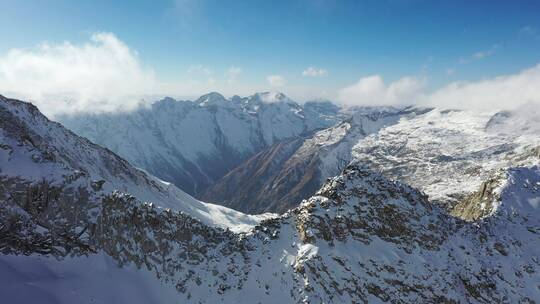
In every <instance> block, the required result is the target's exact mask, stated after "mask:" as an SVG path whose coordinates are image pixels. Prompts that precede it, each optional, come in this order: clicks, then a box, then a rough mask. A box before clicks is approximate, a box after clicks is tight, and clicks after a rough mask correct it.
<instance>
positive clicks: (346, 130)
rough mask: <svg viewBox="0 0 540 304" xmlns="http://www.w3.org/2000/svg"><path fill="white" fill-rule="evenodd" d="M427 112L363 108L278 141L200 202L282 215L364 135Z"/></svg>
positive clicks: (341, 164) (345, 159) (347, 157)
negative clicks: (333, 122)
mask: <svg viewBox="0 0 540 304" xmlns="http://www.w3.org/2000/svg"><path fill="white" fill-rule="evenodd" d="M430 110H431V109H420V108H388V107H366V108H357V109H354V110H353V111H351V117H350V118H348V119H346V120H345V121H343V122H342V123H339V124H337V125H335V126H333V127H330V128H327V129H324V130H321V131H318V132H316V133H314V134H313V135H311V136H307V137H297V138H293V139H290V140H287V141H281V142H278V143H276V144H274V145H273V146H271V147H269V148H267V149H265V150H263V151H261V152H259V153H258V154H256V155H255V156H253V157H251V158H250V159H248V160H247V161H245V162H243V163H242V164H240V165H239V166H238V167H236V168H235V169H233V170H232V171H231V172H229V173H228V174H227V175H225V176H224V177H223V178H221V179H220V180H218V181H217V182H216V183H215V184H214V185H212V186H210V187H209V189H208V190H207V191H206V192H205V193H204V195H202V199H203V200H206V201H210V202H216V203H218V204H221V205H225V206H229V207H231V208H234V209H236V210H240V211H243V212H248V213H262V212H285V211H287V210H288V209H290V208H293V207H296V206H298V205H299V204H300V202H301V201H302V199H306V198H308V197H310V196H311V195H313V194H314V193H315V192H316V191H317V190H318V189H319V188H320V187H321V185H322V184H323V183H324V182H325V180H326V179H327V178H329V177H333V176H335V175H337V174H339V173H340V172H341V170H343V168H345V166H347V164H349V162H350V161H351V159H352V158H351V152H352V147H353V146H354V145H356V144H357V143H358V142H359V141H360V140H361V139H363V138H364V137H366V136H367V135H369V134H373V133H376V132H378V131H379V130H380V129H381V128H383V127H385V126H389V125H392V124H395V123H397V122H398V121H399V120H400V118H401V117H415V116H416V115H422V114H424V113H425V112H427V111H430Z"/></svg>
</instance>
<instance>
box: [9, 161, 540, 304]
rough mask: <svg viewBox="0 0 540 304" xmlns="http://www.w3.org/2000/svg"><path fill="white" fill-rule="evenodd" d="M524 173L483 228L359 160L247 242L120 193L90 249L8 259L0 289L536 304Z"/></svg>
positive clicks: (534, 231)
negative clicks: (63, 254) (519, 199)
mask: <svg viewBox="0 0 540 304" xmlns="http://www.w3.org/2000/svg"><path fill="white" fill-rule="evenodd" d="M515 170H518V171H519V170H525V171H526V173H525V174H513V173H510V174H509V176H511V179H509V181H508V182H505V183H504V184H505V186H503V187H502V189H501V191H500V193H503V195H501V196H500V198H501V200H499V201H496V202H494V204H496V205H497V206H499V207H498V208H497V210H498V211H499V212H494V213H493V214H491V215H490V216H489V217H486V218H483V220H481V221H476V222H474V223H467V222H464V221H462V220H460V219H457V218H454V217H452V216H450V215H449V214H446V213H445V211H444V210H443V209H440V208H439V207H438V206H437V205H432V204H431V203H430V202H429V201H428V200H427V197H426V196H425V195H423V194H422V193H421V192H419V191H417V190H415V189H413V188H411V187H409V186H407V185H404V184H401V183H399V182H394V181H391V180H388V179H386V178H385V177H383V176H382V175H380V174H378V173H374V172H372V171H370V170H369V169H367V168H363V167H358V166H350V167H348V168H346V169H345V171H344V172H343V174H342V175H340V176H337V177H335V178H332V179H330V180H329V181H328V183H326V184H325V185H324V186H323V187H322V188H321V190H320V191H319V192H318V193H317V195H316V196H314V197H312V198H310V199H308V200H307V201H304V202H303V203H302V205H301V206H299V207H298V208H296V209H293V210H291V211H290V212H288V213H286V214H284V215H282V216H281V217H279V218H274V219H269V220H267V221H263V222H261V224H260V225H259V226H256V227H255V229H254V230H253V231H252V232H250V233H247V234H233V233H230V232H227V231H223V230H219V229H217V230H216V229H213V228H210V227H206V226H204V225H201V224H200V223H197V222H194V221H192V220H191V219H190V218H189V217H186V216H185V215H182V214H179V213H174V212H162V211H160V210H157V209H156V208H155V207H151V206H149V205H142V206H141V205H140V204H138V203H137V201H136V200H134V199H133V198H131V197H129V196H125V195H112V196H110V197H108V198H106V199H105V200H104V201H103V210H102V212H101V214H100V215H99V216H98V219H99V220H98V222H97V227H96V228H95V229H93V230H91V231H92V233H93V234H92V238H91V239H90V240H89V243H90V244H91V246H92V247H91V248H92V249H93V250H95V253H94V252H91V251H90V252H87V253H86V255H79V254H72V255H68V256H56V257H57V259H53V258H51V257H50V256H51V254H48V255H46V256H43V255H39V254H38V253H36V252H30V253H28V252H27V254H29V256H14V255H6V256H0V269H1V270H2V272H0V281H2V282H5V283H6V284H0V291H1V292H2V294H3V295H4V299H6V298H7V299H8V300H11V299H15V300H21V299H22V300H26V301H35V300H37V299H39V300H40V301H43V302H45V303H72V302H82V301H91V302H97V303H111V302H117V301H128V300H133V301H135V303H142V302H146V303H163V302H166V303H186V302H189V303H232V302H234V303H254V302H256V303H359V302H369V303H382V302H390V301H397V302H400V303H418V302H428V303H433V302H437V303H441V302H443V303H460V302H462V303H488V302H489V303H493V302H497V303H499V302H510V303H520V302H525V303H526V302H532V301H537V300H539V299H540V290H539V289H538V288H537V286H538V284H539V283H540V277H539V276H538V273H539V271H540V263H539V259H538V251H537V248H538V246H539V245H540V239H539V238H538V233H539V231H538V227H539V224H540V222H539V217H538V212H537V211H538V210H537V207H534V208H533V209H531V208H529V207H528V206H537V205H536V203H534V200H533V201H531V198H534V197H531V196H530V194H523V193H522V190H523V188H522V187H521V186H518V187H512V186H508V185H511V184H512V181H514V182H515V184H519V185H522V184H523V183H524V182H525V180H531V179H533V180H534V181H535V182H536V181H538V180H540V175H539V173H540V172H539V170H538V168H516V169H515ZM526 189H527V190H526V191H530V193H533V192H532V191H533V190H532V189H530V188H526ZM515 191H518V192H517V193H516V192H515ZM514 196H519V197H522V198H524V199H526V201H527V202H529V204H528V205H527V206H525V207H523V206H524V205H523V204H522V201H516V200H514V199H513V197H514ZM518 206H521V207H519V208H516V207H518ZM505 210H513V212H511V213H508V212H503V211H505ZM531 211H533V212H531ZM29 240H33V239H31V238H29V239H27V240H26V241H29ZM17 245H21V243H18V244H17ZM79 246H80V245H79ZM13 247H14V248H13ZM16 249H17V246H12V247H4V246H3V251H4V252H5V251H6V250H16ZM72 252H73V250H72ZM117 280H121V281H120V282H118V284H113V283H114V282H116V281H117ZM107 282H110V283H111V284H110V285H107V284H105V283H107Z"/></svg>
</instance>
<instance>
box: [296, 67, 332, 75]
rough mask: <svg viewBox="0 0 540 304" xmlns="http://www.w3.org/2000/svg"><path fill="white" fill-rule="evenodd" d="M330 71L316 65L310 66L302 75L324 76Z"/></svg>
mask: <svg viewBox="0 0 540 304" xmlns="http://www.w3.org/2000/svg"><path fill="white" fill-rule="evenodd" d="M327 74H328V72H327V71H326V70H325V69H321V68H316V67H308V68H307V69H305V70H304V71H303V72H302V76H304V77H322V76H326V75H327Z"/></svg>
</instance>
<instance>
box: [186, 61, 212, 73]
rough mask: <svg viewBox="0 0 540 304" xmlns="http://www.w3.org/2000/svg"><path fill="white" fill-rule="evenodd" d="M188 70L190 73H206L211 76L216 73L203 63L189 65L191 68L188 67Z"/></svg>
mask: <svg viewBox="0 0 540 304" xmlns="http://www.w3.org/2000/svg"><path fill="white" fill-rule="evenodd" d="M187 72H188V73H189V74H195V75H204V76H210V75H213V74H214V72H213V71H212V70H211V69H210V68H208V67H205V66H203V65H202V64H194V65H191V66H189V68H188V69H187Z"/></svg>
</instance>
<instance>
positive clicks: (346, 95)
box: [338, 64, 540, 110]
mask: <svg viewBox="0 0 540 304" xmlns="http://www.w3.org/2000/svg"><path fill="white" fill-rule="evenodd" d="M338 100H339V102H340V103H342V104H345V105H362V106H367V105H392V106H396V105H406V104H419V105H425V106H435V107H442V108H456V109H506V110H512V109H516V108H518V107H521V106H523V105H525V104H528V106H531V105H537V106H540V64H539V65H536V66H534V67H532V68H529V69H525V70H523V71H521V72H519V73H516V74H512V75H505V76H499V77H495V78H491V79H485V80H481V81H474V82H453V83H450V84H448V85H446V86H444V87H443V88H440V89H438V90H435V91H434V92H427V91H426V88H425V80H424V79H420V78H415V77H404V78H401V79H399V80H397V81H395V82H391V83H389V84H385V83H384V81H383V79H382V77H381V76H379V75H374V76H369V77H364V78H362V79H360V80H359V81H358V82H357V83H355V84H352V85H350V86H348V87H345V88H343V89H340V90H339V92H338Z"/></svg>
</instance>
